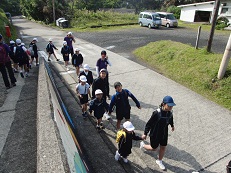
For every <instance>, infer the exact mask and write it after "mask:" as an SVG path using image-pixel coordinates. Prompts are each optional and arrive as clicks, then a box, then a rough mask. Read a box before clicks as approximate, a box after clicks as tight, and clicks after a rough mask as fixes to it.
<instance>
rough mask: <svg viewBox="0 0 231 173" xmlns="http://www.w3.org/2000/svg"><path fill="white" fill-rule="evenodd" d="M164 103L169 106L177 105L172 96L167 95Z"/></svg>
mask: <svg viewBox="0 0 231 173" xmlns="http://www.w3.org/2000/svg"><path fill="white" fill-rule="evenodd" d="M163 103H166V104H167V105H168V106H176V104H175V103H174V101H173V98H172V97H171V96H165V97H164V98H163Z"/></svg>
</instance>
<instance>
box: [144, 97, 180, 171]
mask: <svg viewBox="0 0 231 173" xmlns="http://www.w3.org/2000/svg"><path fill="white" fill-rule="evenodd" d="M175 105H176V104H175V103H174V101H173V98H172V97H171V96H165V97H164V98H163V102H162V103H161V105H160V108H159V109H157V110H155V111H154V112H153V113H152V116H151V118H150V119H149V120H148V122H147V124H146V126H145V130H144V135H143V136H142V138H143V139H146V137H147V134H148V133H149V132H150V133H149V136H150V145H145V144H144V142H143V141H142V142H140V148H141V149H142V148H144V149H146V150H150V151H156V150H157V148H158V146H160V150H159V156H158V157H159V158H158V160H156V164H157V165H158V166H159V167H160V169H162V170H165V166H164V165H163V163H162V159H163V157H164V153H165V150H166V146H167V143H168V125H171V127H172V131H174V129H175V128H174V123H173V114H172V108H173V106H175Z"/></svg>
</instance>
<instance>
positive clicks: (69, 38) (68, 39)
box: [64, 32, 75, 56]
mask: <svg viewBox="0 0 231 173" xmlns="http://www.w3.org/2000/svg"><path fill="white" fill-rule="evenodd" d="M64 41H66V42H67V45H68V47H69V48H70V53H71V56H72V55H73V54H74V49H73V44H72V42H74V43H75V38H74V36H73V34H72V32H68V33H67V36H66V37H64Z"/></svg>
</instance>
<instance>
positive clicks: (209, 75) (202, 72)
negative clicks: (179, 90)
mask: <svg viewBox="0 0 231 173" xmlns="http://www.w3.org/2000/svg"><path fill="white" fill-rule="evenodd" d="M134 54H135V55H136V56H137V57H138V58H139V59H141V60H143V61H144V62H146V63H147V64H148V65H150V66H151V67H153V68H154V69H155V70H156V71H158V72H160V73H162V74H163V75H165V76H167V77H169V78H171V79H173V80H175V81H176V82H178V83H180V84H182V85H184V86H186V87H188V88H190V89H192V90H194V91H196V92H198V93H199V94H201V95H203V96H205V97H207V98H209V99H211V100H212V101H215V102H217V103H218V104H220V105H223V106H224V107H226V108H228V109H230V110H231V92H230V91H231V85H230V83H231V63H230V64H229V66H228V69H227V72H226V75H225V78H224V79H222V80H216V76H217V72H218V69H219V66H220V62H221V59H222V54H213V53H208V52H207V51H206V50H205V49H199V50H196V49H194V48H193V47H192V46H190V45H187V44H182V43H178V42H173V41H170V40H168V41H158V42H153V43H149V44H148V45H146V46H144V47H141V48H138V49H136V50H135V51H134ZM214 79H215V80H214Z"/></svg>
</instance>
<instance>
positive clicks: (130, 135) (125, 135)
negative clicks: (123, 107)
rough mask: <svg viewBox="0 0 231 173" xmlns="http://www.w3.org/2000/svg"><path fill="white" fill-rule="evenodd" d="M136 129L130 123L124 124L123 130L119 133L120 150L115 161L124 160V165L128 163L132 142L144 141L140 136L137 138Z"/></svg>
mask: <svg viewBox="0 0 231 173" xmlns="http://www.w3.org/2000/svg"><path fill="white" fill-rule="evenodd" d="M134 130H135V127H134V126H133V124H132V123H131V122H130V121H126V122H125V123H123V129H122V130H119V131H118V132H117V136H116V142H117V143H118V150H117V151H116V154H115V160H116V161H118V160H119V159H120V158H122V159H123V161H124V163H127V162H128V159H127V157H128V155H129V154H131V153H132V152H131V149H132V140H143V139H142V138H141V137H140V136H136V134H135V132H134Z"/></svg>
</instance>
